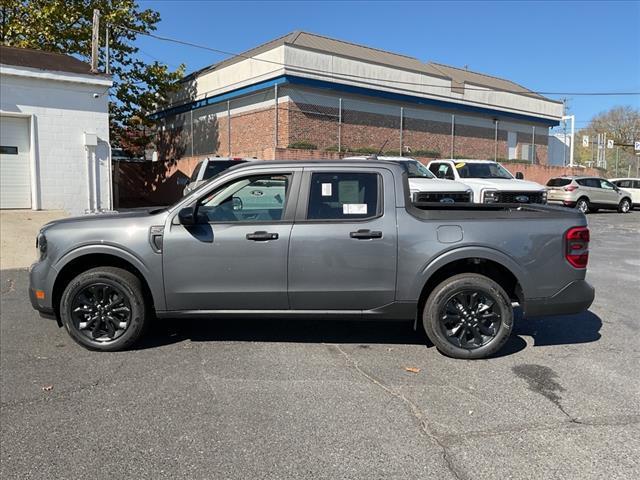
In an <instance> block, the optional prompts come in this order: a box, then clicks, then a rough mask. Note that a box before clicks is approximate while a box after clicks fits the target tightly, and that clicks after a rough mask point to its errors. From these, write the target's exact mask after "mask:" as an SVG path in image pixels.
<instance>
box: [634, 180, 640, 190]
mask: <svg viewBox="0 0 640 480" xmlns="http://www.w3.org/2000/svg"><path fill="white" fill-rule="evenodd" d="M633 188H640V180H634V181H633Z"/></svg>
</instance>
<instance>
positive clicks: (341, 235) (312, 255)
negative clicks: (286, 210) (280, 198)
mask: <svg viewBox="0 0 640 480" xmlns="http://www.w3.org/2000/svg"><path fill="white" fill-rule="evenodd" d="M394 195H395V192H394V182H393V175H392V173H391V171H390V170H387V169H385V168H344V169H341V168H336V167H333V168H329V167H314V168H305V172H304V176H303V182H302V185H301V188H300V199H299V201H298V208H297V210H296V221H295V224H294V226H293V229H292V232H291V241H290V246H289V268H288V271H289V303H290V305H291V308H292V309H294V310H368V309H373V308H376V307H381V306H383V305H386V304H388V303H391V302H393V301H394V300H395V290H396V255H397V233H396V212H395V208H394V206H395V196H394Z"/></svg>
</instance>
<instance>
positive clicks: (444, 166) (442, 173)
mask: <svg viewBox="0 0 640 480" xmlns="http://www.w3.org/2000/svg"><path fill="white" fill-rule="evenodd" d="M429 170H430V171H431V172H432V173H433V174H434V175H435V176H436V177H438V178H448V179H451V180H453V179H455V177H454V175H453V169H452V168H451V165H449V164H448V163H435V164H432V165H431V166H430V167H429Z"/></svg>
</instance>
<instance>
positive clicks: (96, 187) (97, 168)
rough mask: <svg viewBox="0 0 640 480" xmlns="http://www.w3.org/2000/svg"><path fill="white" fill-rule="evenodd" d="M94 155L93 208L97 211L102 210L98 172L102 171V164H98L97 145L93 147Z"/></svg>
mask: <svg viewBox="0 0 640 480" xmlns="http://www.w3.org/2000/svg"><path fill="white" fill-rule="evenodd" d="M91 154H92V156H93V209H94V211H95V212H96V213H97V212H99V211H100V195H99V193H98V190H99V185H98V183H99V180H98V174H99V173H100V165H98V155H97V154H96V147H93V150H92V152H91Z"/></svg>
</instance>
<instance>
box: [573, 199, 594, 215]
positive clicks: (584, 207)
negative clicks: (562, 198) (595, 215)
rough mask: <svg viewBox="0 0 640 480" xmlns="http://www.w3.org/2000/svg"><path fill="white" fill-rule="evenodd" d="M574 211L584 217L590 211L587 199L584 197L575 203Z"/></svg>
mask: <svg viewBox="0 0 640 480" xmlns="http://www.w3.org/2000/svg"><path fill="white" fill-rule="evenodd" d="M576 210H579V211H581V212H582V213H584V214H585V215H586V214H587V213H589V212H590V211H591V206H590V204H589V199H588V198H586V197H581V198H579V199H578V201H577V202H576Z"/></svg>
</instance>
